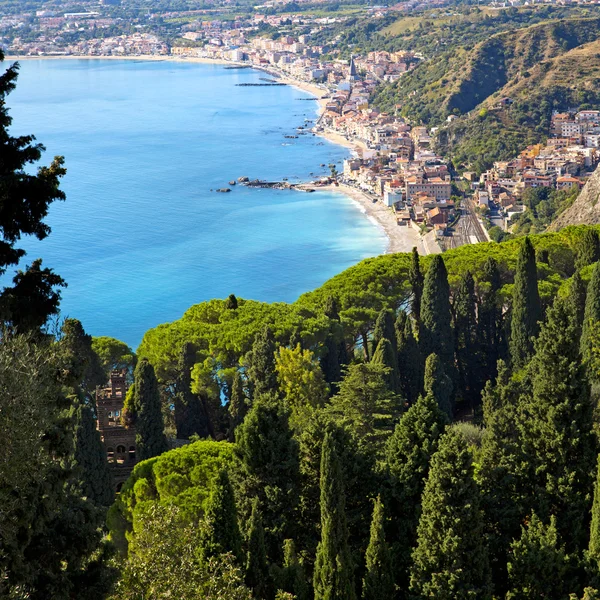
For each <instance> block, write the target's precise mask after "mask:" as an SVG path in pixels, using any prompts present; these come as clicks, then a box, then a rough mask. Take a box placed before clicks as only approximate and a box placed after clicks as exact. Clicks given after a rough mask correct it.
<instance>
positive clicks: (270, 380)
mask: <svg viewBox="0 0 600 600" xmlns="http://www.w3.org/2000/svg"><path fill="white" fill-rule="evenodd" d="M276 350H277V348H276V346H275V338H274V337H273V332H272V331H271V329H270V328H269V327H264V328H263V329H262V330H261V331H259V332H258V333H257V334H256V337H255V338H254V343H253V344H252V351H251V353H250V365H249V367H248V379H249V381H250V383H251V385H252V393H253V397H255V396H261V395H262V394H266V393H269V392H276V391H278V389H279V387H278V384H277V372H276V371H275V351H276Z"/></svg>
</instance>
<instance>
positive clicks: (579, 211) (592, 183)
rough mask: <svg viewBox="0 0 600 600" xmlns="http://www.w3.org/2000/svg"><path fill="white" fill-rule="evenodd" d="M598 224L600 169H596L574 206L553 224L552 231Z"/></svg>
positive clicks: (599, 221) (599, 212)
mask: <svg viewBox="0 0 600 600" xmlns="http://www.w3.org/2000/svg"><path fill="white" fill-rule="evenodd" d="M598 223H600V169H596V171H595V172H594V174H593V175H592V176H591V177H590V179H589V180H588V182H587V183H586V184H585V186H584V188H583V190H581V194H579V196H578V197H577V200H575V202H574V203H573V204H572V206H571V207H570V208H568V209H567V210H566V211H565V212H564V213H562V214H561V215H560V216H559V217H558V218H557V219H556V221H554V223H552V225H551V226H550V231H558V230H559V229H562V228H563V227H566V226H567V225H581V224H585V225H596V224H598Z"/></svg>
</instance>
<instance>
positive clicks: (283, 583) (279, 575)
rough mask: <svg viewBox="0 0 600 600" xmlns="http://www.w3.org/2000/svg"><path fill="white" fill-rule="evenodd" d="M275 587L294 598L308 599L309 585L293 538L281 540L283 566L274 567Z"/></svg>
mask: <svg viewBox="0 0 600 600" xmlns="http://www.w3.org/2000/svg"><path fill="white" fill-rule="evenodd" d="M275 583H276V588H277V589H278V590H281V591H283V592H287V593H288V594H292V595H293V596H294V598H295V600H308V598H309V595H310V594H309V586H308V583H307V581H306V576H305V575H304V569H303V568H302V565H301V564H300V561H299V560H298V555H297V554H296V545H295V544H294V540H284V542H283V567H282V568H279V569H275Z"/></svg>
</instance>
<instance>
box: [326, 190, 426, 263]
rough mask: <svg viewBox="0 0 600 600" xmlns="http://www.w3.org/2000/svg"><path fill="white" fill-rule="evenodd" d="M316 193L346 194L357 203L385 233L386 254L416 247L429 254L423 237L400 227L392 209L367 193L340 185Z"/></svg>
mask: <svg viewBox="0 0 600 600" xmlns="http://www.w3.org/2000/svg"><path fill="white" fill-rule="evenodd" d="M314 189H315V191H324V192H335V193H338V194H344V195H346V196H348V197H349V198H351V199H352V200H354V201H355V202H357V203H358V204H359V205H360V207H361V212H363V213H364V214H365V216H366V217H367V218H370V219H371V220H372V221H374V222H376V224H377V225H378V226H379V227H380V228H381V229H382V230H383V231H384V233H385V235H386V236H387V238H388V247H387V250H386V254H394V253H396V252H411V251H412V249H413V248H414V247H415V246H416V247H417V249H418V252H419V254H427V252H426V250H425V246H424V244H423V240H422V239H421V236H420V235H419V234H418V233H417V232H416V231H415V230H414V229H413V228H412V227H410V226H407V225H398V224H397V222H396V216H395V215H394V213H393V212H392V210H391V209H390V208H387V207H386V206H384V205H383V203H382V202H380V201H377V202H373V197H372V196H370V195H368V194H367V193H365V192H363V191H361V190H359V189H357V188H355V187H351V186H349V185H345V184H343V183H340V184H339V186H336V185H325V186H316V187H315V188H314Z"/></svg>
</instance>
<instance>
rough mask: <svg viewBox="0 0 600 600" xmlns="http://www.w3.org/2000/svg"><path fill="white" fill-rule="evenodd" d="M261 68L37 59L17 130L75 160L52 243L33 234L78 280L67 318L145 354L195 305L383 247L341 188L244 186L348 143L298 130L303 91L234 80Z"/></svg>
mask: <svg viewBox="0 0 600 600" xmlns="http://www.w3.org/2000/svg"><path fill="white" fill-rule="evenodd" d="M264 76H265V75H264V74H263V73H260V72H257V71H252V70H238V71H236V70H227V69H225V68H223V67H221V66H215V65H199V64H185V63H175V62H158V61H157V62H154V61H113V60H110V61H109V60H105V61H102V60H31V61H23V62H22V63H21V73H20V76H19V82H18V85H17V89H16V90H15V92H13V93H12V94H11V96H10V97H9V102H8V104H9V106H10V107H11V115H12V116H13V118H14V122H13V128H12V131H13V133H15V134H17V133H18V134H25V133H35V135H36V136H37V138H38V140H39V141H40V142H42V143H43V144H44V145H45V146H46V148H47V152H46V154H45V155H44V156H45V158H44V162H45V163H48V162H49V160H50V158H51V157H52V156H54V155H55V154H62V155H64V156H65V159H66V167H67V169H68V174H67V176H66V177H65V178H64V183H63V186H62V187H63V189H64V190H65V192H66V194H67V201H66V202H64V203H55V204H54V205H53V206H52V208H51V211H50V215H49V218H48V223H49V225H50V226H51V227H52V230H53V231H52V234H51V235H50V236H49V237H48V238H47V239H46V240H44V241H42V242H38V241H36V240H31V241H27V243H26V247H27V249H28V256H27V260H29V261H31V260H33V259H34V258H36V257H38V256H41V257H43V259H44V264H45V265H47V266H51V267H52V268H53V269H55V270H56V271H57V272H58V273H59V274H60V275H62V276H63V277H64V278H65V279H66V280H67V282H68V284H69V287H68V288H67V289H66V290H64V292H63V301H62V305H61V306H62V316H69V317H76V318H78V319H80V320H81V321H82V323H83V325H84V327H85V329H86V330H87V331H88V332H89V333H91V334H92V335H110V336H114V337H117V338H119V339H122V340H124V341H125V342H127V343H129V344H131V345H133V346H134V347H135V346H136V345H137V344H138V343H139V342H140V340H141V338H142V336H143V334H144V332H145V331H146V330H147V329H149V328H151V327H154V326H156V325H158V324H159V323H162V322H165V321H171V320H173V319H177V318H178V317H180V316H181V315H182V314H183V312H185V310H186V309H187V308H189V307H190V306H191V305H192V304H195V303H197V302H201V301H203V300H206V299H209V298H214V297H226V296H227V295H229V294H231V293H234V294H236V295H237V296H239V297H243V298H252V299H256V300H264V301H288V302H291V301H294V300H295V299H296V298H297V297H298V296H299V295H300V294H301V293H303V292H305V291H308V290H310V289H313V288H315V287H317V286H319V285H320V284H322V283H323V282H324V281H326V280H327V279H328V278H330V277H331V276H333V275H335V274H336V273H339V272H340V271H342V270H343V269H345V268H347V267H348V266H350V265H352V264H354V263H356V262H358V261H359V260H361V259H363V258H366V257H368V256H373V255H376V254H380V253H382V252H384V251H385V246H386V239H385V237H384V235H383V233H382V232H381V231H380V230H379V229H378V228H376V227H375V226H374V225H373V224H371V223H370V222H369V221H368V220H367V219H366V218H365V217H364V215H362V214H361V212H360V209H359V207H358V206H356V205H355V204H354V203H353V202H352V201H351V200H349V199H348V198H346V197H345V196H343V195H342V194H335V193H333V194H330V193H314V194H304V193H300V192H293V191H277V190H252V189H247V188H243V187H240V186H236V187H234V188H233V191H232V192H231V193H229V194H219V193H216V192H211V191H210V190H211V188H212V189H216V188H219V187H223V186H227V183H228V181H229V180H231V179H237V177H239V176H248V177H250V178H260V179H271V180H274V179H282V178H284V177H289V178H290V180H294V179H299V180H304V179H307V178H310V176H309V173H310V172H314V173H315V174H317V173H322V174H324V173H327V172H328V168H327V167H325V168H321V167H319V165H320V164H321V163H325V164H326V165H327V164H329V163H331V162H335V163H341V161H342V160H343V158H344V157H345V156H347V153H348V151H347V150H346V149H344V148H341V147H339V146H335V145H333V144H330V143H328V142H324V141H323V140H322V139H321V138H318V137H313V136H310V135H306V136H300V137H299V138H298V139H286V138H284V135H291V134H294V133H295V129H296V128H297V127H298V126H301V125H304V119H305V118H309V119H310V118H313V117H314V115H315V113H316V108H317V106H316V102H315V101H312V100H305V99H307V98H310V95H309V94H307V93H305V92H303V91H300V90H298V89H295V88H291V87H236V85H235V84H236V83H244V82H259V81H260V79H259V78H260V77H264Z"/></svg>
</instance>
